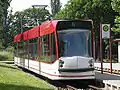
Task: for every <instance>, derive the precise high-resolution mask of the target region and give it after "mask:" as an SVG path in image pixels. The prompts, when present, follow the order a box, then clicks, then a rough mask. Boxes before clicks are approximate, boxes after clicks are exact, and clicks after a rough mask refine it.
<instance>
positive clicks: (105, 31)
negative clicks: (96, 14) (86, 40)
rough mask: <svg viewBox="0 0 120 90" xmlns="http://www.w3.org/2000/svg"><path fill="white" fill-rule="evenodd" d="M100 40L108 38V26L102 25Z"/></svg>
mask: <svg viewBox="0 0 120 90" xmlns="http://www.w3.org/2000/svg"><path fill="white" fill-rule="evenodd" d="M101 28H102V38H110V24H102V25H101Z"/></svg>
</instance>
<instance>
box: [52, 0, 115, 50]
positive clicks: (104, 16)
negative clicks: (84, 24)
mask: <svg viewBox="0 0 120 90" xmlns="http://www.w3.org/2000/svg"><path fill="white" fill-rule="evenodd" d="M115 15H116V13H115V11H114V10H113V9H112V6H111V0H69V1H68V3H67V4H66V5H65V8H63V9H61V10H60V12H58V14H57V15H56V16H55V18H54V19H92V20H93V23H94V28H95V36H96V43H97V47H98V49H99V42H98V41H99V24H100V23H109V24H113V22H114V18H115ZM97 52H99V50H97Z"/></svg>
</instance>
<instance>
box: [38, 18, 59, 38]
mask: <svg viewBox="0 0 120 90" xmlns="http://www.w3.org/2000/svg"><path fill="white" fill-rule="evenodd" d="M57 23H58V21H57V20H54V21H47V22H44V23H43V24H41V27H40V36H43V35H46V34H50V33H53V32H54V31H55V30H56V26H57Z"/></svg>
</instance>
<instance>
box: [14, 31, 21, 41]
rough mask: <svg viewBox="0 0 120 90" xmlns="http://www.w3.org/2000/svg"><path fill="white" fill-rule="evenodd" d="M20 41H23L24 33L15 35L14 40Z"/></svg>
mask: <svg viewBox="0 0 120 90" xmlns="http://www.w3.org/2000/svg"><path fill="white" fill-rule="evenodd" d="M20 41H22V33H21V34H18V35H16V36H15V37H14V42H20Z"/></svg>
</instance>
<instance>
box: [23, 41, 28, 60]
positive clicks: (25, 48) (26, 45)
mask: <svg viewBox="0 0 120 90" xmlns="http://www.w3.org/2000/svg"><path fill="white" fill-rule="evenodd" d="M27 47H28V43H27V41H25V42H24V58H28V53H27Z"/></svg>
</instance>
